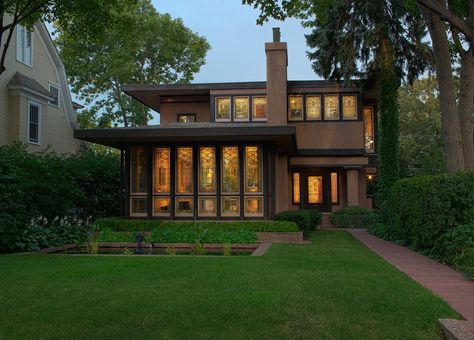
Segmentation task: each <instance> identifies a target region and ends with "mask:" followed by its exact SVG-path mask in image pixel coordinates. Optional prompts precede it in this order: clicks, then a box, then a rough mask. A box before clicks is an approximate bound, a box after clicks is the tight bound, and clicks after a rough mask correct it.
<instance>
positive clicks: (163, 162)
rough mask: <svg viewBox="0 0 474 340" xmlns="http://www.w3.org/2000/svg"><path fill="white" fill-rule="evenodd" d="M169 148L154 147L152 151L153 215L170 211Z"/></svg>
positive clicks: (161, 214)
mask: <svg viewBox="0 0 474 340" xmlns="http://www.w3.org/2000/svg"><path fill="white" fill-rule="evenodd" d="M170 156H171V151H170V148H164V147H160V148H155V149H154V151H153V195H156V196H153V216H169V214H170V212H171V207H170V204H171V201H170V196H169V195H170V190H171V183H170V176H171V158H170ZM158 195H159V196H158Z"/></svg>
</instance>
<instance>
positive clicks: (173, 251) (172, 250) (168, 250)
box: [165, 247, 176, 255]
mask: <svg viewBox="0 0 474 340" xmlns="http://www.w3.org/2000/svg"><path fill="white" fill-rule="evenodd" d="M165 254H166V255H176V248H175V247H167V248H166V249H165Z"/></svg>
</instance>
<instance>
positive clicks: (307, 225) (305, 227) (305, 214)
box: [275, 209, 323, 236]
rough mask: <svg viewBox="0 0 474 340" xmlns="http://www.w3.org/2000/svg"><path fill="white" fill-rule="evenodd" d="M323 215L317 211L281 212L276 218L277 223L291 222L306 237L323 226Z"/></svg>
mask: <svg viewBox="0 0 474 340" xmlns="http://www.w3.org/2000/svg"><path fill="white" fill-rule="evenodd" d="M322 216H323V215H322V214H321V212H319V211H318V210H316V209H308V210H288V211H281V212H279V213H278V214H276V216H275V220H277V221H289V222H293V223H295V224H296V225H297V226H298V229H299V230H300V231H302V232H303V234H304V235H305V236H308V234H309V233H310V232H311V231H313V230H315V229H316V228H317V227H318V225H320V224H321V220H322Z"/></svg>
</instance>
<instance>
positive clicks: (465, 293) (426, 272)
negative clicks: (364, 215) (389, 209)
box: [347, 229, 474, 321]
mask: <svg viewBox="0 0 474 340" xmlns="http://www.w3.org/2000/svg"><path fill="white" fill-rule="evenodd" d="M347 231H348V232H350V233H351V234H352V235H354V236H355V237H356V238H357V239H358V240H359V241H361V242H362V243H363V244H365V245H366V246H367V247H368V248H369V249H371V250H373V251H374V252H375V253H377V254H378V255H380V256H381V257H382V258H384V259H385V260H386V261H388V262H390V263H391V264H393V265H394V266H395V267H397V268H398V269H399V270H400V271H402V272H404V273H405V274H407V275H408V276H410V277H411V278H412V279H413V280H415V281H417V282H418V283H420V284H421V285H423V286H424V287H426V288H428V289H429V290H431V291H432V292H433V293H435V294H436V295H438V296H440V297H441V298H443V299H444V300H445V301H446V302H447V303H448V304H449V305H450V306H451V307H452V308H454V309H455V310H456V311H457V312H458V313H459V314H461V315H462V316H463V317H464V318H465V319H466V320H469V321H474V282H473V281H470V280H468V279H466V278H465V277H463V276H462V274H460V273H458V272H457V271H455V270H454V269H452V268H450V267H449V266H446V265H443V264H441V263H438V262H436V261H434V260H432V259H430V258H428V257H426V256H423V255H421V254H419V253H417V252H414V251H412V250H410V249H408V248H405V247H402V246H399V245H398V244H394V243H391V242H387V241H385V240H382V239H380V238H378V237H375V236H372V235H370V234H369V233H367V231H365V230H364V229H347Z"/></svg>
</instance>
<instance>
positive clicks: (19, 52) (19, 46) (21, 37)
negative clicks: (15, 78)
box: [16, 25, 33, 66]
mask: <svg viewBox="0 0 474 340" xmlns="http://www.w3.org/2000/svg"><path fill="white" fill-rule="evenodd" d="M32 38H33V32H30V31H28V29H26V28H25V27H23V26H21V25H17V26H16V59H17V60H18V61H20V62H22V63H23V64H26V65H28V66H32V62H33V60H32V59H33V40H32Z"/></svg>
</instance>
